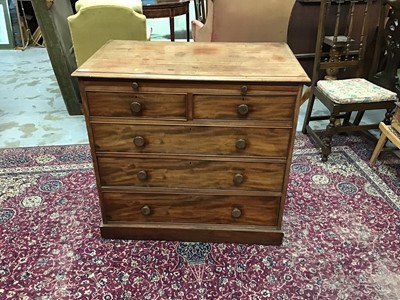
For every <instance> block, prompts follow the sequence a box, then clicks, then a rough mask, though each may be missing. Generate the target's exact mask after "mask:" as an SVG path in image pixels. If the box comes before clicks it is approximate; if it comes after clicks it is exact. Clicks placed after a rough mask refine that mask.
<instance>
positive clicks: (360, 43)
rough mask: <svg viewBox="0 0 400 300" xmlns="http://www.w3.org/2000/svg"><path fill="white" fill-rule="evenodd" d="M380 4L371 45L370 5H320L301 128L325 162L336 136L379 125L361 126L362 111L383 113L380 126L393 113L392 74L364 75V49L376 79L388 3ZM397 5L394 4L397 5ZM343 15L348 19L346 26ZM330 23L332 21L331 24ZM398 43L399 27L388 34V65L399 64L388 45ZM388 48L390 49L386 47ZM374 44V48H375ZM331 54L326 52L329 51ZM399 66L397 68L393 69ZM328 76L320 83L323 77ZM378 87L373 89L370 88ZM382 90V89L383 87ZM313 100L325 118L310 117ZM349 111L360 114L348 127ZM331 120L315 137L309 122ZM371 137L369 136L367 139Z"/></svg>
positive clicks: (352, 1) (336, 0) (333, 0)
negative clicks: (329, 27) (370, 51)
mask: <svg viewBox="0 0 400 300" xmlns="http://www.w3.org/2000/svg"><path fill="white" fill-rule="evenodd" d="M376 1H381V3H382V5H379V9H380V10H381V13H380V14H379V15H380V18H379V20H377V24H376V25H377V40H375V41H374V43H372V42H371V41H372V40H373V39H372V38H371V37H369V36H368V35H367V34H366V32H367V31H366V28H367V26H370V23H369V22H372V21H374V20H371V19H370V17H369V16H370V12H371V10H370V8H371V6H372V2H373V0H366V1H357V0H321V6H320V16H319V20H320V21H319V28H318V36H317V43H316V50H315V52H316V57H315V62H314V68H313V75H312V82H311V95H310V98H309V101H308V107H307V111H306V115H305V119H304V124H303V133H307V134H309V135H310V137H311V139H312V140H313V141H314V142H315V143H316V144H317V145H318V146H319V147H320V148H321V152H322V160H323V161H326V160H327V159H328V155H329V154H330V153H331V151H332V150H331V141H332V137H333V136H334V135H335V134H337V133H343V132H352V131H363V132H368V130H370V129H376V128H378V126H379V123H377V124H364V125H360V121H361V117H362V115H363V112H364V111H367V110H378V109H386V114H385V116H384V123H385V124H388V123H389V122H390V117H391V112H392V110H393V108H394V106H395V104H394V101H395V100H396V99H397V94H396V93H395V92H393V91H391V90H390V89H391V88H392V87H393V86H394V84H393V83H394V81H395V75H394V74H392V73H391V72H390V71H389V69H390V68H391V67H390V66H389V63H387V64H386V68H385V69H384V70H383V71H382V72H380V73H379V74H378V75H377V76H368V75H367V74H366V73H367V70H366V69H367V68H368V64H367V63H366V55H365V53H366V48H367V47H375V48H376V49H375V53H374V59H373V63H372V67H371V70H370V72H369V74H375V71H373V70H376V69H377V61H378V60H379V56H380V55H379V53H380V51H379V49H380V43H379V42H377V41H381V40H382V38H383V28H384V24H385V20H386V15H387V6H386V3H384V1H382V0H376ZM398 1H400V0H395V1H392V2H396V3H397V2H398ZM385 2H386V1H385ZM331 10H334V12H335V13H334V14H333V16H334V18H335V20H334V21H335V26H334V30H333V32H326V31H325V24H326V23H327V21H328V20H327V16H332V13H331ZM360 10H362V13H363V14H364V18H363V20H362V24H361V27H360V29H359V30H355V27H356V26H355V24H354V15H355V12H356V11H357V13H359V12H360ZM342 14H346V17H345V18H344V20H346V21H345V22H340V20H343V17H342ZM330 22H332V20H330ZM391 39H392V40H393V39H396V43H397V45H398V43H399V35H398V26H396V27H395V28H394V31H393V34H386V43H385V50H386V52H387V54H388V55H387V57H390V60H391V63H393V62H394V60H395V61H398V58H399V57H398V52H397V51H393V47H391V46H390V42H389V41H390V40H391ZM388 43H389V44H388ZM374 44H375V45H374ZM328 49H329V52H328ZM397 65H398V64H396V66H397ZM396 69H397V67H396ZM322 72H326V76H325V78H324V79H323V80H320V77H321V73H322ZM336 78H337V80H335V79H336ZM367 79H368V80H367ZM374 82H375V83H378V84H379V85H377V84H374ZM382 86H384V87H385V88H384V87H382ZM315 98H317V99H319V100H320V101H321V102H322V104H324V105H325V106H326V108H327V109H328V110H329V113H330V114H329V115H325V116H320V115H316V114H315V113H314V114H313V107H314V102H315ZM352 112H358V114H357V116H356V117H355V119H354V120H352V121H351V122H350V117H351V113H352ZM321 120H329V124H328V125H327V127H326V130H325V131H323V132H317V131H316V130H314V129H313V128H312V127H311V125H310V122H312V121H321ZM370 136H372V135H370Z"/></svg>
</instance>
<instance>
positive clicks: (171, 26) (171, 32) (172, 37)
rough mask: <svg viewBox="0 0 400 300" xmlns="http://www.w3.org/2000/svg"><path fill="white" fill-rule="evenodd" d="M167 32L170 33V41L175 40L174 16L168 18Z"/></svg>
mask: <svg viewBox="0 0 400 300" xmlns="http://www.w3.org/2000/svg"><path fill="white" fill-rule="evenodd" d="M169 32H170V35H171V42H174V41H175V22H174V17H170V18H169Z"/></svg>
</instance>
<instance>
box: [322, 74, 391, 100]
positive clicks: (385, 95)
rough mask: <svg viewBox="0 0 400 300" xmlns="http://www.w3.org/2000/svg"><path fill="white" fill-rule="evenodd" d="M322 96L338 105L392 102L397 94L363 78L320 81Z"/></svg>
mask: <svg viewBox="0 0 400 300" xmlns="http://www.w3.org/2000/svg"><path fill="white" fill-rule="evenodd" d="M317 87H318V89H319V90H320V92H321V93H322V94H324V95H325V96H327V97H329V98H330V99H331V100H332V101H333V102H335V103H338V104H350V103H365V102H382V101H394V100H396V99H397V94H396V93H394V92H392V91H389V90H387V89H385V88H382V87H380V86H378V85H376V84H373V83H372V82H369V81H368V80H365V79H363V78H351V79H340V80H320V81H318V82H317Z"/></svg>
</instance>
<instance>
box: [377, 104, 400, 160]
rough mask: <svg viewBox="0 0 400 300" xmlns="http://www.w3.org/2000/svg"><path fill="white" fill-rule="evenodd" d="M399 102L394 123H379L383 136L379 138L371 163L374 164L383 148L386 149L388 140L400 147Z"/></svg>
mask: <svg viewBox="0 0 400 300" xmlns="http://www.w3.org/2000/svg"><path fill="white" fill-rule="evenodd" d="M396 104H397V108H396V112H395V113H394V116H393V120H392V123H391V124H390V125H386V124H385V123H383V122H381V123H380V124H379V129H380V130H381V137H380V138H379V140H378V143H377V144H376V146H375V149H374V152H373V153H372V156H371V159H370V161H369V162H370V163H371V164H374V163H375V161H376V159H377V158H378V156H379V154H381V152H382V150H384V147H385V144H386V142H387V141H388V140H390V141H391V142H392V143H393V145H395V146H396V147H397V148H398V149H400V104H398V103H396ZM389 150H393V149H391V148H390V149H389Z"/></svg>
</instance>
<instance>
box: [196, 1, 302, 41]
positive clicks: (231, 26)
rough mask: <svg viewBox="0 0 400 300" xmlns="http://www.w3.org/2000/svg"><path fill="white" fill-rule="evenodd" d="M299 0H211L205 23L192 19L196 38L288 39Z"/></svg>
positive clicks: (231, 39) (239, 39)
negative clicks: (289, 28)
mask: <svg viewBox="0 0 400 300" xmlns="http://www.w3.org/2000/svg"><path fill="white" fill-rule="evenodd" d="M294 3H295V0H285V1H282V0H208V1H207V19H206V21H205V23H202V22H201V21H199V20H193V21H192V36H193V40H194V41H195V42H286V40H287V31H288V25H289V19H290V14H291V12H292V8H293V5H294Z"/></svg>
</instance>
